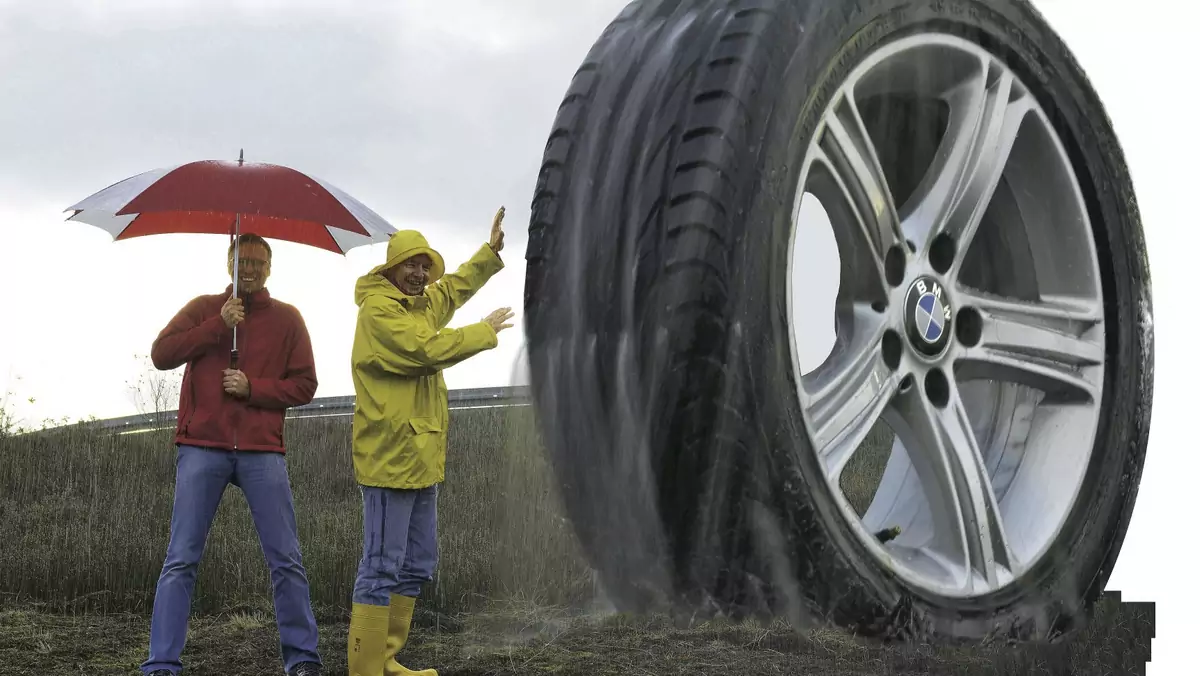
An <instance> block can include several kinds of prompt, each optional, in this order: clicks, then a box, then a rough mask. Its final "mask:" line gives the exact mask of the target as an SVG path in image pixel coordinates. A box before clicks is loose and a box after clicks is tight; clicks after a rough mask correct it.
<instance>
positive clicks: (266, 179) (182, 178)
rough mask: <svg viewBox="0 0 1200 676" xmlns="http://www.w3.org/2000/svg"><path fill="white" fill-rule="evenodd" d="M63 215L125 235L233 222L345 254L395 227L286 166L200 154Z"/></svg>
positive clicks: (228, 228)
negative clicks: (196, 159) (204, 157)
mask: <svg viewBox="0 0 1200 676" xmlns="http://www.w3.org/2000/svg"><path fill="white" fill-rule="evenodd" d="M67 211H71V212H73V213H72V214H71V216H70V217H68V218H67V220H68V221H79V222H81V223H87V224H89V225H94V226H96V227H98V228H100V229H102V230H104V231H106V232H108V233H109V234H110V235H112V236H113V239H114V240H124V239H130V238H133V237H143V236H146V235H160V234H169V233H209V234H217V235H229V234H232V233H233V232H234V231H235V227H236V229H237V230H240V231H243V232H254V233H257V234H259V235H262V236H263V237H267V238H271V239H279V240H285V241H289V242H296V243H298V244H306V245H309V246H313V247H317V248H320V249H325V250H327V251H332V252H334V253H340V254H345V253H346V252H347V251H349V250H350V249H353V248H355V247H358V246H362V245H365V244H377V243H383V242H387V240H388V237H389V236H390V235H391V234H392V233H393V232H395V231H396V229H395V228H394V227H392V226H391V225H390V224H389V223H388V222H387V221H385V220H384V219H383V218H382V217H381V216H379V214H377V213H375V212H374V211H372V210H371V209H369V208H367V207H366V206H365V205H364V204H362V203H361V202H359V201H358V200H356V199H354V198H353V197H351V196H350V195H348V194H346V193H345V192H343V191H342V190H340V189H338V188H337V187H336V186H333V185H331V184H329V183H328V182H326V181H323V180H321V179H319V178H316V177H314V176H311V175H309V174H305V173H302V172H300V171H297V170H295V169H291V168H289V167H284V166H280V165H277V164H266V163H261V162H243V161H242V160H240V159H239V160H238V161H237V162H229V161H221V160H205V161H199V162H189V163H187V164H182V165H178V166H174V167H167V168H162V169H154V170H151V171H147V172H144V173H141V174H138V175H136V176H132V177H130V178H127V179H125V180H123V181H121V182H119V183H115V184H113V185H110V186H109V187H107V188H105V189H103V190H101V191H100V192H97V193H96V194H94V195H91V196H89V197H87V198H85V199H83V200H81V201H80V202H78V203H76V204H74V205H72V206H71V207H69V208H68V209H67Z"/></svg>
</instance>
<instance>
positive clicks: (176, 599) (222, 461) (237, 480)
mask: <svg viewBox="0 0 1200 676" xmlns="http://www.w3.org/2000/svg"><path fill="white" fill-rule="evenodd" d="M228 484H233V485H235V486H237V487H239V488H241V490H242V494H243V495H245V496H246V504H247V505H248V506H249V507H250V516H251V517H252V518H253V520H254V528H255V530H257V531H258V541H259V544H260V545H261V547H262V551H263V555H264V556H265V557H266V560H267V566H268V567H269V568H270V570H271V587H272V588H273V590H274V596H275V621H276V624H277V625H278V627H279V643H280V650H281V655H282V658H283V664H284V669H285V670H290V669H291V668H292V667H293V666H295V665H296V664H298V663H300V662H317V663H320V657H319V656H318V654H317V622H316V619H315V618H314V617H313V612H312V605H311V603H310V600H309V593H308V578H307V576H306V574H305V571H304V565H303V564H302V563H301V561H300V543H299V538H298V537H297V533H296V516H295V511H294V508H293V505H292V489H291V486H290V485H289V484H288V472H287V463H286V461H285V459H284V457H283V455H282V454H279V453H273V452H260V451H223V450H209V449H204V448H199V447H196V446H186V445H181V446H180V447H179V454H178V458H177V459H176V462H175V505H174V508H173V511H172V513H171V540H170V543H169V544H168V545H167V556H166V561H165V562H164V563H163V568H162V574H161V576H160V577H159V578H158V588H157V590H156V592H155V595H154V615H153V617H152V618H151V621H150V656H149V658H148V659H147V660H146V661H145V662H144V663H143V664H142V671H143V672H145V673H148V672H151V671H153V670H155V669H166V670H168V671H170V672H172V673H175V672H177V671H179V669H180V668H181V667H182V666H183V665H182V663H181V662H180V661H179V655H180V653H182V652H183V645H184V642H185V641H186V639H187V627H188V615H189V614H190V611H191V605H192V590H193V588H194V587H195V585H196V567H197V566H198V565H199V564H200V557H201V555H202V554H203V553H204V544H205V542H206V541H207V540H208V532H209V529H210V528H211V527H212V522H213V517H215V516H216V513H217V505H219V504H220V502H221V496H222V495H224V493H225V486H227V485H228Z"/></svg>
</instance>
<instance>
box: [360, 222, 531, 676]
mask: <svg viewBox="0 0 1200 676" xmlns="http://www.w3.org/2000/svg"><path fill="white" fill-rule="evenodd" d="M503 219H504V207H501V208H500V210H499V211H497V212H496V216H495V219H494V220H493V221H492V232H491V238H490V241H489V242H488V243H487V244H485V245H483V246H481V247H480V248H479V250H478V251H476V252H475V255H474V256H472V257H471V259H470V260H468V261H467V262H466V263H464V264H463V265H462V266H461V267H459V268H458V270H457V271H455V272H453V273H451V274H445V264H444V263H443V261H442V257H441V255H440V254H438V252H437V251H435V250H434V249H432V248H431V247H430V246H429V243H428V242H427V241H426V240H425V238H424V237H423V236H422V235H421V233H419V232H416V231H415V230H404V231H400V232H397V233H395V234H393V235H392V237H391V240H390V241H389V242H388V249H387V261H386V262H384V263H383V264H382V265H380V266H378V267H376V268H375V269H373V270H371V272H369V273H367V274H366V275H363V276H362V277H360V278H359V280H358V282H357V284H356V285H355V288H354V302H355V303H356V304H357V305H358V325H357V327H356V328H355V333H354V347H353V350H352V369H353V378H354V394H355V403H354V423H353V439H354V441H353V447H354V452H353V455H354V476H355V480H356V481H357V482H358V484H359V486H360V489H361V490H362V496H363V552H362V558H361V559H360V561H359V567H358V576H357V579H356V580H355V583H354V597H353V610H352V614H351V619H350V635H349V639H348V641H347V650H348V656H349V664H350V675H351V676H382V675H384V674H410V675H412V674H419V675H420V676H436V674H437V672H436V671H434V670H433V669H426V670H424V671H417V672H414V671H410V670H408V669H406V668H405V667H403V666H401V665H400V663H399V662H398V661H397V660H396V659H394V658H395V655H396V653H397V652H398V651H399V650H400V649H401V648H402V647H404V644H405V642H406V641H407V639H408V631H409V627H410V626H411V623H412V614H413V604H414V603H415V602H416V597H417V596H418V594H419V593H420V591H421V586H422V585H423V584H424V583H425V582H428V581H429V580H431V579H433V571H434V567H435V566H436V564H437V558H438V547H437V489H438V484H439V483H441V482H442V480H443V479H444V477H445V462H446V429H447V424H448V423H449V419H450V407H449V403H448V400H447V391H446V383H445V380H444V379H443V378H442V370H443V369H445V368H448V367H450V366H453V365H454V364H457V363H459V362H461V361H462V360H464V359H467V358H468V357H471V356H473V355H476V354H478V353H480V352H483V351H484V350H489V349H492V348H494V347H496V345H497V336H496V334H497V333H498V332H499V331H502V330H503V329H506V328H509V327H511V326H512V325H511V324H507V323H505V322H507V321H508V320H509V319H511V318H512V316H513V313H512V309H511V308H501V309H499V310H496V311H495V312H493V313H492V314H490V315H488V316H487V317H486V318H485V319H483V320H482V321H480V322H477V323H475V324H471V325H468V326H464V327H463V328H459V329H449V328H446V325H447V324H448V323H449V322H450V319H451V318H452V317H453V316H454V312H455V311H456V310H458V309H459V308H460V307H462V305H463V304H464V303H466V302H467V301H468V300H469V299H470V298H471V297H472V296H474V295H475V293H476V292H477V291H479V289H480V287H482V286H483V284H484V283H485V282H487V280H488V279H490V278H491V277H492V275H495V274H496V273H497V272H499V271H500V270H501V269H502V268H503V267H504V263H503V262H502V261H501V260H500V256H499V255H498V254H499V252H500V250H501V249H502V248H503V247H504V231H503V230H502V229H501V223H502V221H503Z"/></svg>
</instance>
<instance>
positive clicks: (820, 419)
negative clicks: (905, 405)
mask: <svg viewBox="0 0 1200 676" xmlns="http://www.w3.org/2000/svg"><path fill="white" fill-rule="evenodd" d="M855 315H856V318H857V321H858V322H859V325H860V326H861V325H863V324H865V325H866V330H860V331H857V332H856V335H855V337H854V338H852V340H851V342H850V343H849V344H848V345H847V346H846V347H845V348H844V350H843V351H842V354H841V355H840V356H838V357H835V358H833V359H831V360H830V361H829V362H828V363H827V365H823V366H821V367H820V368H819V369H817V370H816V371H814V372H812V373H810V374H809V375H807V376H805V378H804V381H805V382H804V389H805V391H806V393H807V394H808V397H809V402H808V407H807V408H808V411H809V422H810V424H811V425H812V430H813V434H812V436H813V441H814V444H815V445H816V449H817V453H818V455H819V456H820V457H821V459H822V462H823V463H824V464H825V469H826V471H827V472H828V473H829V475H830V477H832V478H833V479H835V480H836V479H837V478H838V477H839V476H840V475H841V472H842V468H843V467H845V465H846V463H847V462H848V461H849V460H850V458H851V457H852V456H853V454H854V451H855V450H857V449H858V447H859V446H860V445H861V444H862V442H863V440H864V439H865V438H866V436H867V434H868V433H869V432H870V431H871V427H872V426H873V425H874V424H875V422H876V421H877V420H879V417H880V415H881V413H882V412H883V409H884V407H885V406H887V404H888V403H889V402H890V401H891V399H892V397H893V396H894V395H895V393H896V390H897V389H898V387H899V383H900V380H899V378H898V377H897V375H896V373H895V372H894V371H893V370H892V369H891V368H889V367H888V366H887V364H886V363H885V362H884V360H883V351H882V349H881V347H880V342H881V339H882V336H883V329H884V324H883V322H882V321H880V320H879V318H878V315H877V314H875V313H874V312H872V311H871V310H870V309H869V308H863V307H861V306H859V307H858V308H856V312H855Z"/></svg>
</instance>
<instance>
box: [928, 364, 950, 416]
mask: <svg viewBox="0 0 1200 676" xmlns="http://www.w3.org/2000/svg"><path fill="white" fill-rule="evenodd" d="M925 396H926V397H929V403H931V404H933V405H934V406H936V407H938V408H945V407H946V404H947V403H949V401H950V382H949V381H948V380H946V374H945V373H943V372H942V370H941V369H936V368H935V369H930V370H929V372H928V373H926V374H925Z"/></svg>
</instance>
